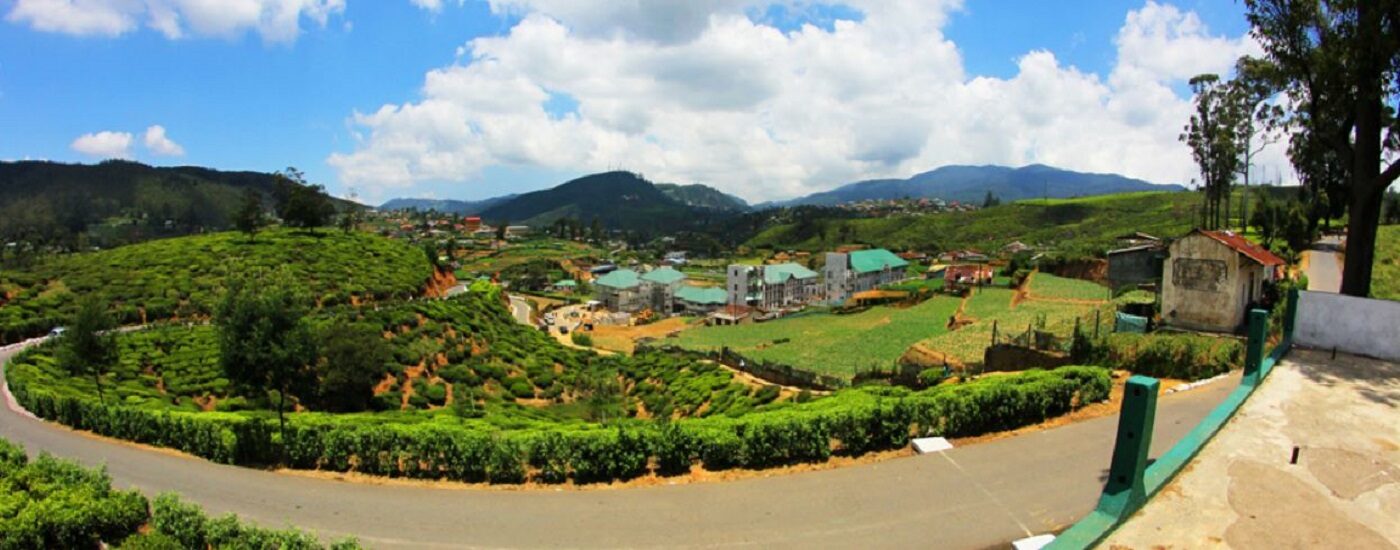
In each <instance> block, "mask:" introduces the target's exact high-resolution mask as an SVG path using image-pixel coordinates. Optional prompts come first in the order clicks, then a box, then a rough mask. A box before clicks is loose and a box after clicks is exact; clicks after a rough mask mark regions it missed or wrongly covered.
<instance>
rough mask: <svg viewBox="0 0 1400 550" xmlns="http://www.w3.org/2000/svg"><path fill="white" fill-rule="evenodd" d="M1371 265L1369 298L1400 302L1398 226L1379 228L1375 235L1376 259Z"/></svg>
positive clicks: (1399, 241) (1399, 229) (1399, 233)
mask: <svg viewBox="0 0 1400 550" xmlns="http://www.w3.org/2000/svg"><path fill="white" fill-rule="evenodd" d="M1371 265H1372V268H1371V270H1372V271H1371V296H1373V297H1376V298H1380V299H1382V300H1400V225H1383V226H1381V227H1380V230H1379V231H1378V232H1377V233H1376V259H1375V263H1373V264H1371Z"/></svg>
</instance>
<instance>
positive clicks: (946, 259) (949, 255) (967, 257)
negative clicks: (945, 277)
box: [938, 249, 990, 264]
mask: <svg viewBox="0 0 1400 550" xmlns="http://www.w3.org/2000/svg"><path fill="white" fill-rule="evenodd" d="M989 259H990V258H988V257H987V255H986V254H983V253H981V252H978V251H976V250H972V249H967V250H949V251H947V252H944V253H942V254H939V255H938V261H939V263H945V264H954V263H964V262H985V261H987V260H989Z"/></svg>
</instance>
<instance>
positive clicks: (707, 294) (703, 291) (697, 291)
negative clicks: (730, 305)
mask: <svg viewBox="0 0 1400 550" xmlns="http://www.w3.org/2000/svg"><path fill="white" fill-rule="evenodd" d="M676 298H677V299H679V300H684V301H687V302H692V303H696V304H705V305H717V304H723V303H725V302H727V301H729V295H728V294H726V293H725V292H724V289H722V288H715V287H709V288H702V287H698V286H689V285H686V286H683V287H680V288H679V289H676Z"/></svg>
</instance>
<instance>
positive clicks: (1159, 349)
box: [1100, 333, 1244, 380]
mask: <svg viewBox="0 0 1400 550" xmlns="http://www.w3.org/2000/svg"><path fill="white" fill-rule="evenodd" d="M1103 345H1104V346H1105V347H1106V352H1105V353H1103V360H1102V363H1100V364H1102V365H1103V366H1105V367H1109V368H1113V369H1122V370H1126V371H1130V372H1133V373H1135V374H1142V375H1146V376H1154V377H1157V378H1176V379H1180V380H1200V379H1203V378H1209V377H1211V376H1215V375H1217V374H1221V373H1224V372H1227V371H1229V370H1230V369H1233V368H1238V367H1241V366H1242V365H1243V363H1244V345H1243V344H1242V343H1241V342H1240V341H1239V340H1235V339H1233V338H1225V337H1216V336H1205V335H1199V334H1126V333H1118V334H1112V335H1109V336H1108V338H1107V339H1106V340H1105V342H1104V344H1103Z"/></svg>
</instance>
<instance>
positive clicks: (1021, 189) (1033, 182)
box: [756, 164, 1185, 208]
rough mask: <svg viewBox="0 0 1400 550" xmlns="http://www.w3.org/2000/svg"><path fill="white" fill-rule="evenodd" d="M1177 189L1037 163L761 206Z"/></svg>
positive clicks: (877, 183)
mask: <svg viewBox="0 0 1400 550" xmlns="http://www.w3.org/2000/svg"><path fill="white" fill-rule="evenodd" d="M1183 189H1185V188H1184V187H1182V186H1180V185H1175V184H1168V185H1162V184H1153V183H1148V182H1146V181H1143V180H1138V179H1132V178H1128V177H1124V176H1119V175H1116V174H1089V173H1084V172H1074V171H1070V170H1061V169H1059V168H1053V167H1050V166H1045V165H1043V164H1032V165H1030V166H1023V167H1021V168H1009V167H1006V166H960V165H950V166H944V167H942V168H938V169H936V170H932V171H928V172H924V173H922V174H916V175H914V176H913V177H910V178H907V179H877V180H866V181H858V182H855V183H849V184H846V185H842V186H841V187H837V188H836V189H832V190H830V191H823V192H821V193H814V194H811V195H807V196H805V197H799V198H796V199H791V200H787V201H777V202H771V203H764V204H761V205H757V206H756V208H763V207H768V206H801V205H820V206H833V205H837V204H842V203H848V202H858V201H863V200H883V199H898V198H903V197H909V198H915V199H918V198H938V199H943V200H946V201H959V202H967V203H973V204H981V202H982V201H983V200H984V199H985V198H986V196H987V192H988V191H990V192H991V193H992V194H993V195H995V196H996V197H997V198H998V199H1001V200H1002V201H1003V202H1011V201H1018V200H1023V199H1033V198H1040V197H1050V198H1070V197H1084V196H1090V195H1108V194H1113V193H1127V192H1132V191H1180V190H1183Z"/></svg>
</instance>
